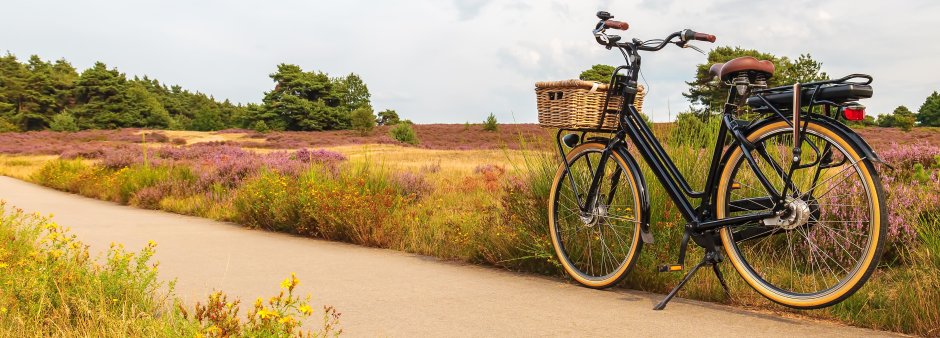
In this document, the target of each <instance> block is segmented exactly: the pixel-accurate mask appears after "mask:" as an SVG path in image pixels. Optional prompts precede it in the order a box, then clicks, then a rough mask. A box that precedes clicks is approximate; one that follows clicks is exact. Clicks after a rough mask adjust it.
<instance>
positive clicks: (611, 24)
mask: <svg viewBox="0 0 940 338" xmlns="http://www.w3.org/2000/svg"><path fill="white" fill-rule="evenodd" d="M602 21H603V22H604V28H613V29H619V30H622V31H625V30H628V29H630V24H628V23H626V22H623V21H614V20H602Z"/></svg>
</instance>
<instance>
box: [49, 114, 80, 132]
mask: <svg viewBox="0 0 940 338" xmlns="http://www.w3.org/2000/svg"><path fill="white" fill-rule="evenodd" d="M49 129H52V130H53V131H78V123H76V122H75V117H74V116H72V114H69V113H68V112H63V113H59V114H56V115H54V116H52V122H49Z"/></svg>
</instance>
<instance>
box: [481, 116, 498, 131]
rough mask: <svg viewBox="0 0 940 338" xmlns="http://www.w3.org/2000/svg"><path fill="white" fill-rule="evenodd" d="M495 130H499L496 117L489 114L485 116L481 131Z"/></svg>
mask: <svg viewBox="0 0 940 338" xmlns="http://www.w3.org/2000/svg"><path fill="white" fill-rule="evenodd" d="M497 129H499V124H497V123H496V115H493V113H490V116H487V117H486V120H484V121H483V130H486V131H496V130H497Z"/></svg>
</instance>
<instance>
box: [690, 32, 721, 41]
mask: <svg viewBox="0 0 940 338" xmlns="http://www.w3.org/2000/svg"><path fill="white" fill-rule="evenodd" d="M692 38H693V39H695V40H698V41H708V42H715V36H714V35H711V34H705V33H695V36H693V37H692Z"/></svg>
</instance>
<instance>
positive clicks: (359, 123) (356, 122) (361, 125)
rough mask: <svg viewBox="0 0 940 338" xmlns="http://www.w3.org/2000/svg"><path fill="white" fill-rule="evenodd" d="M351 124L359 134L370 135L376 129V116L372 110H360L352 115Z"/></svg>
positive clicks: (354, 111)
mask: <svg viewBox="0 0 940 338" xmlns="http://www.w3.org/2000/svg"><path fill="white" fill-rule="evenodd" d="M349 123H350V124H351V125H352V128H353V129H354V130H356V131H358V132H359V134H361V135H368V134H369V132H371V131H372V129H373V128H375V115H374V114H372V109H370V108H359V109H356V110H353V111H352V113H350V116H349Z"/></svg>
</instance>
